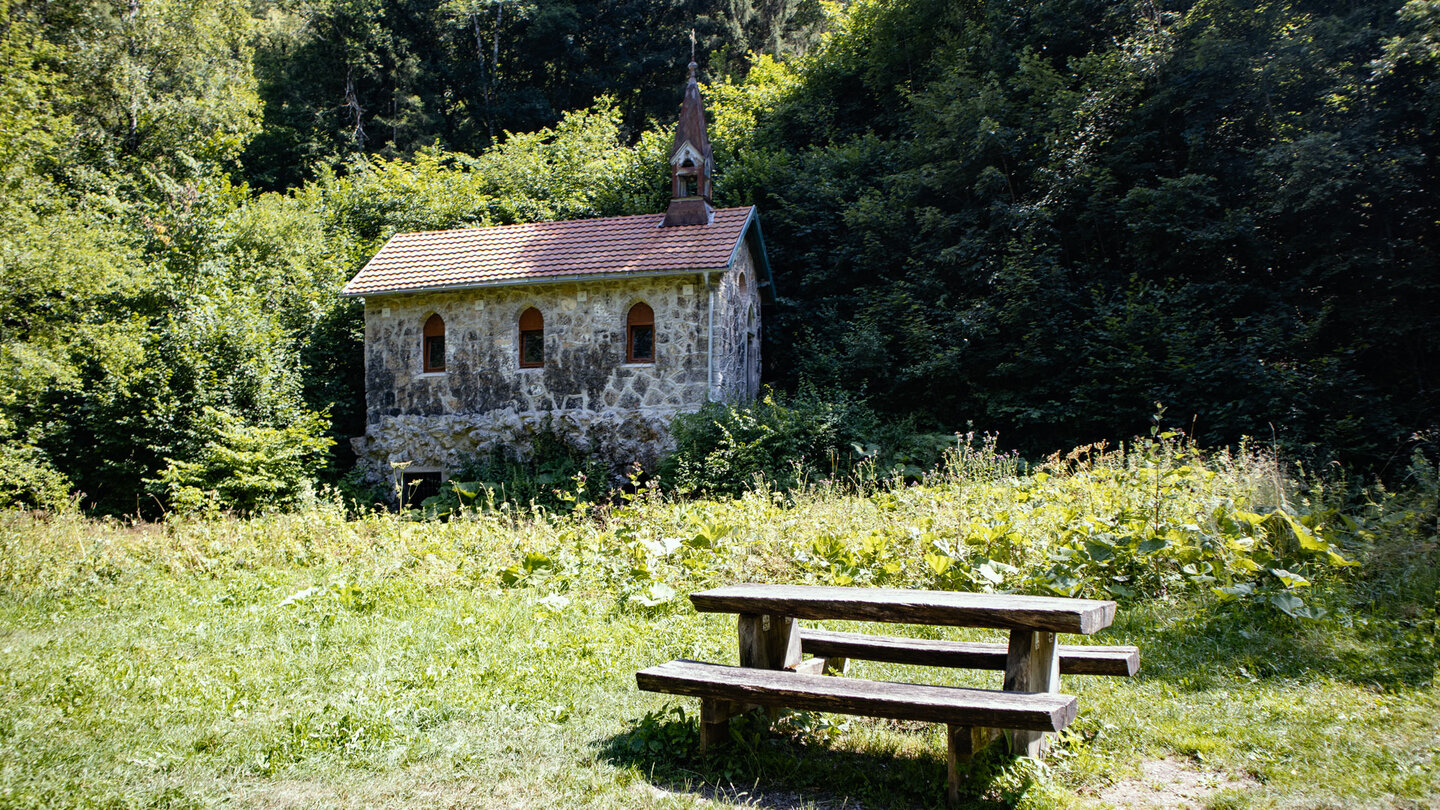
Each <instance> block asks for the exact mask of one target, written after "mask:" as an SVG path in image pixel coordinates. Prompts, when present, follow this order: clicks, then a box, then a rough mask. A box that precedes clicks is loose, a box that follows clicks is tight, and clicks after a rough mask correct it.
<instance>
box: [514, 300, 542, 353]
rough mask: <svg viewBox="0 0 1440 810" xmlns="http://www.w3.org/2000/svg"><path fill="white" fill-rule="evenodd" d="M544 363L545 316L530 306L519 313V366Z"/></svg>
mask: <svg viewBox="0 0 1440 810" xmlns="http://www.w3.org/2000/svg"><path fill="white" fill-rule="evenodd" d="M544 365H545V316H543V315H541V314H540V310H538V309H536V308H535V307H530V308H529V309H527V310H525V311H524V312H522V313H520V367H521V368H540V367H541V366H544Z"/></svg>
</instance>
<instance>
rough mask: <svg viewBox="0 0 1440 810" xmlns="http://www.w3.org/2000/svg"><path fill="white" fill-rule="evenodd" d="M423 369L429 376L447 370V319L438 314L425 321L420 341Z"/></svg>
mask: <svg viewBox="0 0 1440 810" xmlns="http://www.w3.org/2000/svg"><path fill="white" fill-rule="evenodd" d="M420 355H421V361H422V368H423V369H424V370H425V373H427V374H429V373H432V372H437V371H444V370H445V319H444V318H441V317H440V316H439V315H438V314H436V315H431V316H430V319H429V320H427V321H425V330H424V337H423V338H421V341H420Z"/></svg>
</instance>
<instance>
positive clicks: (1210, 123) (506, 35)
mask: <svg viewBox="0 0 1440 810" xmlns="http://www.w3.org/2000/svg"><path fill="white" fill-rule="evenodd" d="M0 5H3V7H4V8H5V12H6V13H5V15H4V18H3V21H0V222H3V224H0V279H3V284H0V502H4V503H17V504H22V505H29V506H36V507H50V506H56V505H59V504H61V503H65V502H68V501H71V500H72V499H73V500H76V501H78V502H79V503H80V504H81V505H82V506H84V507H86V508H90V509H94V510H97V511H100V512H108V513H126V514H135V513H140V514H147V515H148V514H155V513H157V512H158V511H159V510H161V509H164V508H169V507H170V506H171V505H172V500H173V496H174V493H176V492H179V491H195V490H196V489H198V490H201V491H212V490H217V489H221V488H228V490H227V491H232V492H242V493H248V494H246V495H244V497H246V498H249V499H258V500H262V501H264V502H267V503H273V504H276V505H284V504H285V503H286V502H288V501H291V500H293V499H294V498H296V497H297V496H298V495H299V492H300V491H301V490H302V489H303V488H304V486H305V483H306V482H307V481H309V480H312V479H315V478H330V479H335V478H337V477H339V476H340V475H341V474H343V473H344V472H345V470H346V469H347V467H348V466H349V464H350V460H349V458H348V457H347V455H346V448H347V442H346V439H347V438H348V437H350V436H354V435H357V434H359V433H360V432H362V431H363V428H364V426H363V407H362V398H363V390H362V375H361V368H360V363H361V352H360V329H361V321H360V313H359V309H358V305H357V304H356V303H354V302H352V301H347V300H341V299H340V298H339V297H338V292H339V290H340V287H341V286H342V285H343V283H344V281H345V280H346V279H347V278H349V276H350V275H352V274H353V273H354V272H355V271H356V270H357V269H358V268H359V267H360V266H361V265H362V264H363V263H364V261H365V260H366V259H367V258H368V257H369V255H370V254H371V253H373V251H374V250H375V249H376V248H378V246H379V245H380V244H381V243H382V242H383V241H384V240H385V239H386V238H388V237H389V236H390V235H391V234H393V233H395V232H397V231H400V230H413V229H424V228H440V227H455V226H467V225H487V224H502V223H510V222H520V221H533V220H543V219H555V218H576V217H589V216H602V215H613V214H626V213H640V212H648V211H659V210H661V208H662V207H663V203H664V199H663V196H662V195H663V194H664V193H665V189H666V183H665V171H664V160H665V154H664V152H665V148H666V146H667V138H668V134H669V131H670V129H671V128H672V127H673V125H674V121H673V116H674V114H675V105H676V104H677V103H678V100H679V96H680V89H681V82H682V80H683V77H684V63H685V62H687V61H688V60H689V57H690V48H691V44H690V31H691V30H694V31H695V34H696V38H697V40H698V47H699V51H700V56H699V61H700V62H701V63H702V78H703V79H704V80H705V82H706V85H705V92H706V96H707V104H708V106H709V111H710V115H711V127H712V138H713V141H714V143H715V147H716V164H717V171H718V177H717V181H716V193H717V197H718V199H717V200H716V202H717V203H718V204H721V205H737V204H748V203H754V204H757V205H759V206H760V208H761V212H762V213H761V216H762V221H763V223H764V228H765V233H766V239H767V243H768V246H769V250H770V255H771V261H772V265H773V267H774V270H775V281H776V286H777V288H778V289H777V292H778V294H779V298H780V300H779V303H778V304H777V305H776V306H775V307H773V308H772V309H771V310H770V311H767V313H766V316H765V317H766V333H765V341H766V343H765V358H766V366H767V368H766V375H767V379H768V380H770V381H771V382H772V383H774V384H775V385H777V386H779V387H782V388H795V387H798V386H801V385H806V386H811V387H814V388H816V389H819V390H834V391H847V392H850V393H851V394H853V395H861V396H864V397H865V398H867V399H868V401H869V403H870V405H871V406H872V407H873V408H875V409H877V410H878V411H880V412H882V413H885V414H890V415H894V416H897V417H908V418H909V419H910V420H911V422H910V424H913V425H914V426H915V428H916V429H917V430H951V429H968V428H967V426H969V427H973V429H976V430H986V431H998V432H999V434H1000V435H1001V437H1002V443H1003V444H1004V445H1006V446H1017V447H1020V448H1022V449H1023V450H1025V451H1026V452H1042V453H1043V452H1049V451H1052V450H1055V449H1057V448H1061V447H1067V446H1071V445H1074V444H1078V443H1083V442H1088V441H1094V440H1098V439H1103V438H1112V439H1113V438H1115V437H1121V436H1126V435H1132V434H1134V433H1135V432H1137V431H1138V430H1139V429H1141V427H1142V426H1143V425H1144V424H1145V420H1146V419H1147V418H1148V417H1149V416H1150V415H1151V414H1152V413H1153V412H1154V410H1155V403H1156V402H1160V403H1163V404H1164V405H1165V406H1166V407H1167V408H1168V409H1169V415H1170V416H1171V417H1172V418H1174V419H1175V421H1177V422H1180V423H1182V424H1183V426H1184V427H1185V428H1186V429H1187V430H1189V431H1191V432H1192V433H1193V434H1194V435H1195V436H1196V438H1198V439H1199V440H1200V441H1202V442H1204V443H1206V444H1210V445H1218V444H1227V443H1233V442H1236V441H1239V440H1240V439H1241V438H1242V437H1243V436H1247V435H1248V436H1255V437H1258V438H1259V439H1261V440H1263V441H1265V442H1267V443H1269V442H1275V443H1277V444H1279V445H1281V446H1282V447H1284V448H1286V449H1287V450H1289V451H1291V452H1294V453H1298V454H1302V455H1303V456H1304V457H1306V458H1307V459H1311V460H1313V461H1329V460H1339V461H1341V462H1344V463H1345V464H1346V465H1347V467H1348V468H1349V469H1352V470H1357V471H1361V470H1364V471H1373V472H1382V473H1383V472H1384V471H1386V470H1387V469H1390V468H1392V467H1394V466H1396V465H1395V464H1394V463H1393V462H1394V460H1396V459H1398V458H1401V457H1407V456H1408V454H1409V450H1410V449H1411V448H1412V447H1413V446H1414V444H1415V443H1417V442H1420V443H1427V444H1433V443H1434V442H1435V441H1436V436H1437V434H1436V432H1435V431H1436V428H1437V421H1440V417H1437V414H1440V395H1437V392H1436V388H1435V387H1436V382H1435V379H1434V378H1435V376H1436V374H1437V373H1440V368H1437V362H1440V330H1437V328H1436V327H1437V325H1440V316H1437V314H1436V313H1440V274H1437V270H1440V268H1437V256H1440V252H1437V251H1440V244H1437V240H1440V202H1437V200H1440V163H1437V157H1440V148H1437V141H1436V139H1437V126H1440V81H1437V79H1440V2H1437V1H1436V0H1409V2H1401V0H1387V1H1386V2H1381V1H1379V0H1371V1H1370V2H1365V1H1363V0H1357V1H1356V2H1348V3H1333V2H1329V3H1321V2H1313V0H1312V2H1279V3H1269V4H1259V5H1256V4H1248V3H1238V2H1233V0H1198V1H1197V2H1185V1H1184V0H1173V1H1171V2H1148V1H1146V0H1135V2H1119V3H1116V2H1101V0H1036V2H1032V3H1027V4H1012V3H1004V2H996V1H994V0H855V2H851V3H848V4H844V3H840V4H836V3H819V2H817V1H816V0H766V1H765V2H753V1H752V0H660V1H659V2H633V1H628V2H589V1H587V0H533V2H524V3H522V2H519V0H515V1H514V2H508V1H507V0H444V1H443V2H442V0H420V1H419V2H415V1H413V0H399V1H398V2H385V3H381V2H378V0H313V1H312V2H288V1H287V2H264V1H263V0H254V2H249V3H245V2H239V1H238V0H199V1H198V2H188V3H181V2H178V0H126V2H119V0H0ZM76 493H80V494H79V495H76Z"/></svg>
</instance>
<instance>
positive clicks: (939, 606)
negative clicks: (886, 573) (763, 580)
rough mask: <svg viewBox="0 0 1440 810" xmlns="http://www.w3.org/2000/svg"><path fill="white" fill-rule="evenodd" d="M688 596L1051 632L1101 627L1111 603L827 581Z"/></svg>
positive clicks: (788, 610) (742, 606)
mask: <svg viewBox="0 0 1440 810" xmlns="http://www.w3.org/2000/svg"><path fill="white" fill-rule="evenodd" d="M690 601H691V603H692V604H694V605H695V609H696V610H698V611H700V612H702V613H749V614H769V615H775V616H790V617H793V618H796V619H810V620H824V619H836V620H850V621H871V622H894V623H898V624H933V625H950V626H955V627H993V628H998V629H1002V630H1043V631H1048V632H1052V633H1082V634H1090V633H1094V632H1097V631H1099V630H1103V629H1105V628H1106V627H1108V626H1110V622H1112V621H1114V619H1115V603H1114V602H1110V601H1102V600H1098V599H1065V598H1061V597H1051V596H1015V595H1011V594H993V593H961V592H958V591H921V590H902V589H898V588H847V587H838V586H828V585H758V584H753V583H747V584H744V585H727V586H724V587H721V588H712V589H710V590H707V591H698V592H696V593H693V594H691V595H690Z"/></svg>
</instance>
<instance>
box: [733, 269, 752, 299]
mask: <svg viewBox="0 0 1440 810" xmlns="http://www.w3.org/2000/svg"><path fill="white" fill-rule="evenodd" d="M735 287H736V288H737V289H739V290H740V294H741V295H745V294H746V293H748V292H750V285H749V284H746V283H745V274H744V273H741V274H740V275H739V276H738V277H737V278H736V279H735Z"/></svg>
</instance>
